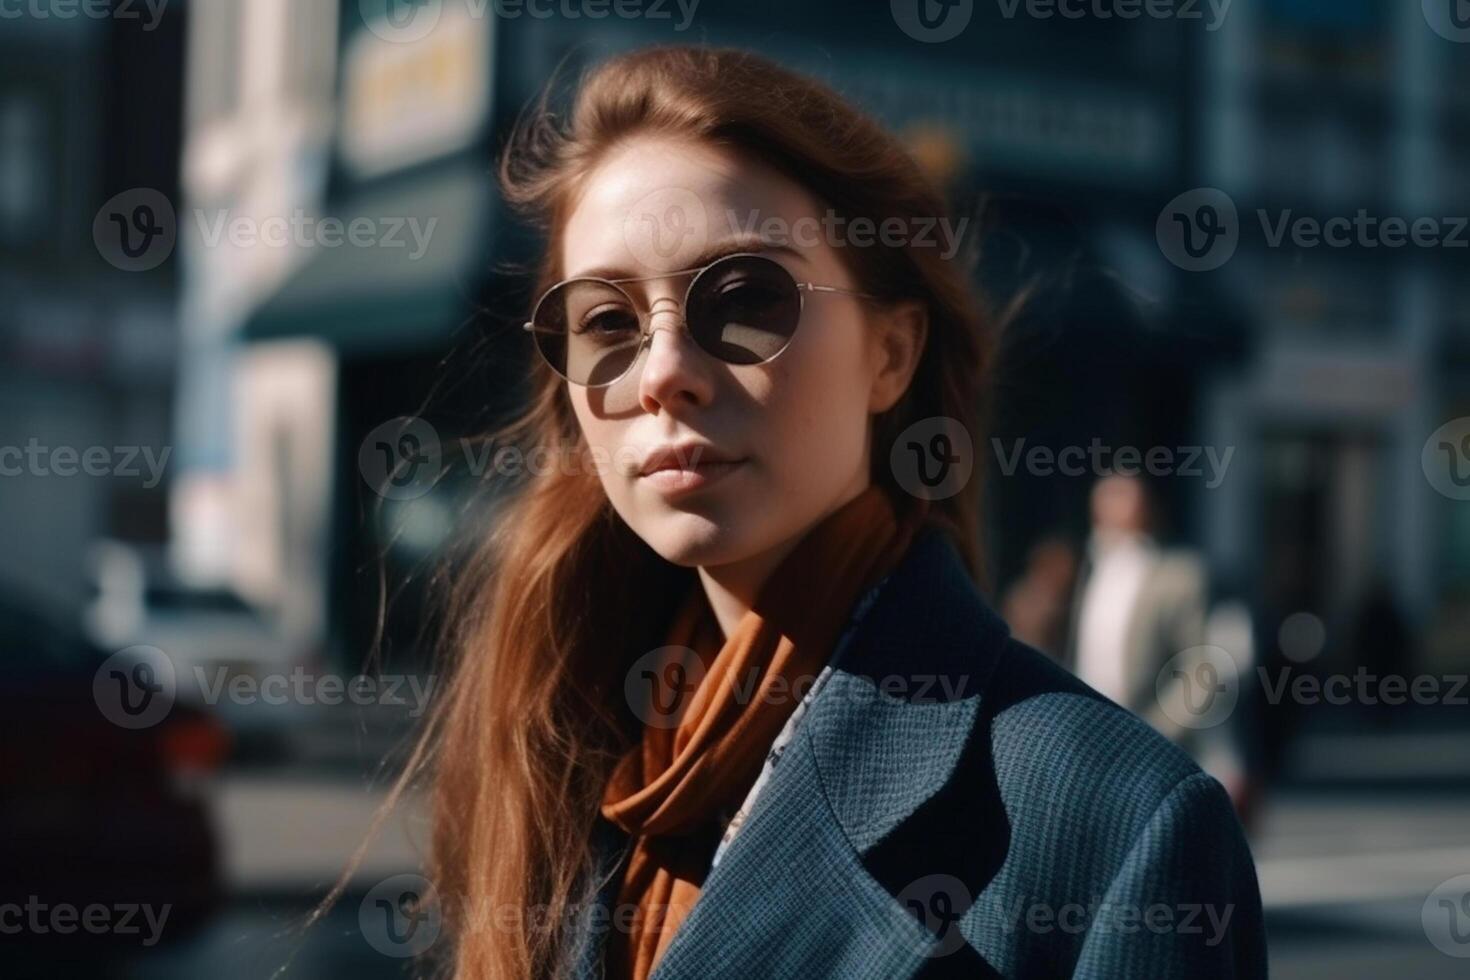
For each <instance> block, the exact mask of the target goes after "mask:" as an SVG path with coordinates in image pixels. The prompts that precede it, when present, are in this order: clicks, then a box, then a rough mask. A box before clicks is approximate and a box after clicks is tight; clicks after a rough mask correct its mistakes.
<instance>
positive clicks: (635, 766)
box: [602, 485, 928, 980]
mask: <svg viewBox="0 0 1470 980" xmlns="http://www.w3.org/2000/svg"><path fill="white" fill-rule="evenodd" d="M927 511H928V503H927V501H924V500H916V501H914V502H913V505H912V506H911V507H910V508H909V509H908V511H907V513H905V514H904V515H903V517H902V518H900V517H899V515H898V514H897V513H896V511H895V508H894V505H893V502H892V500H890V498H889V496H888V494H887V493H886V492H885V491H884V490H882V489H881V488H880V487H878V486H876V485H872V486H869V487H868V488H867V489H866V490H864V491H863V492H862V493H860V494H858V495H857V496H856V497H854V498H853V499H852V500H850V501H848V502H847V503H845V504H843V505H842V506H841V507H839V508H838V509H837V510H835V511H833V512H832V513H831V514H829V515H828V516H827V517H825V518H823V519H822V520H821V521H819V522H818V523H817V524H816V525H815V526H814V527H813V528H812V529H811V530H810V531H808V532H807V534H806V535H804V536H803V538H802V540H801V541H800V542H798V544H797V545H796V547H795V548H793V549H792V550H791V551H790V552H789V553H788V554H787V555H786V557H785V558H784V559H783V560H782V561H781V563H780V564H779V565H778V566H777V567H776V569H775V570H774V571H773V572H772V573H771V575H770V576H769V578H768V579H767V581H766V582H765V583H763V584H762V586H761V588H760V591H759V594H758V596H757V598H756V601H755V604H754V605H753V606H752V607H751V609H750V611H749V612H747V613H746V614H745V616H744V617H743V618H742V619H741V621H740V623H739V624H738V625H737V626H736V628H735V630H734V631H733V632H732V633H731V634H730V636H729V638H728V639H724V640H723V641H722V640H721V637H720V631H719V627H718V624H717V623H716V622H715V619H714V613H713V611H712V610H711V609H710V607H709V603H708V601H707V599H706V598H705V594H704V590H703V588H702V587H700V586H697V585H696V587H695V588H694V589H693V590H692V591H691V593H690V595H689V598H688V599H687V600H686V601H685V603H684V604H683V606H682V607H680V609H679V611H678V613H677V614H676V615H675V616H674V618H673V621H672V623H671V626H670V629H669V633H668V637H667V640H666V643H667V645H668V646H670V647H685V648H688V649H692V650H694V651H695V653H696V654H698V656H699V659H700V662H701V663H702V664H703V665H705V668H706V669H705V672H704V677H703V680H701V681H699V685H698V687H697V688H696V689H695V690H694V691H693V692H692V696H690V697H688V699H687V703H685V704H683V705H681V706H680V707H681V708H682V711H683V713H682V715H679V716H677V718H678V724H677V727H667V726H665V727H658V726H654V725H645V727H644V729H643V737H642V742H641V744H640V745H638V746H635V747H634V748H633V749H632V750H631V751H630V752H629V753H628V754H627V755H626V756H624V757H623V758H622V759H621V760H620V761H619V763H618V765H617V766H616V767H615V769H614V771H613V773H612V776H611V778H610V779H609V781H608V786H607V790H606V792H605V794H604V796H603V801H602V813H603V815H604V816H605V817H606V818H607V819H608V820H610V821H611V822H613V823H614V824H616V825H618V826H619V827H621V828H622V829H623V830H625V831H627V832H628V833H629V834H630V835H632V837H633V839H634V847H633V853H632V856H631V858H630V861H629V864H628V867H627V871H626V874H625V876H624V878H623V883H622V888H621V891H620V892H619V894H618V899H617V908H618V909H624V908H627V907H629V906H633V907H636V915H634V917H633V920H632V923H631V930H629V929H627V928H625V926H626V925H627V919H626V913H622V914H621V915H620V914H619V913H618V912H617V910H616V909H615V910H614V916H613V929H612V931H611V933H610V941H609V943H608V947H607V952H606V963H607V968H608V976H609V977H612V978H619V977H621V978H630V980H646V978H647V977H648V976H649V974H651V973H652V972H653V968H654V966H655V964H657V962H658V960H659V958H660V957H661V956H662V955H663V952H664V950H665V949H666V948H667V947H668V945H669V942H670V941H671V940H672V939H673V936H674V933H675V932H676V931H677V930H678V928H679V926H680V924H681V923H682V922H683V921H684V919H685V918H686V917H687V916H688V914H689V911H690V909H691V908H693V906H694V902H695V899H697V898H698V897H699V891H700V888H701V886H702V885H703V883H704V876H705V874H706V873H707V872H708V870H709V862H710V860H711V858H712V857H713V854H714V850H715V847H716V845H717V844H718V842H719V838H720V835H721V832H722V828H721V827H720V824H719V814H721V813H726V814H728V813H729V812H731V811H733V810H734V809H735V808H736V807H738V806H739V805H740V803H741V801H742V800H743V799H744V797H745V794H746V793H747V791H749V789H750V787H751V785H752V784H753V783H754V782H755V779H756V777H757V776H758V775H759V774H760V770H761V765H762V763H763V761H764V759H765V755H766V752H767V750H769V749H770V747H771V743H772V742H773V741H775V738H776V736H777V735H778V734H779V733H780V731H781V728H782V726H784V725H785V723H786V720H787V718H788V717H789V716H790V715H791V713H792V711H794V710H795V709H796V706H797V704H798V702H799V701H800V700H801V695H802V694H803V693H805V691H806V690H807V689H808V688H810V686H811V683H812V681H813V680H814V679H815V677H816V675H817V673H818V672H820V671H821V669H822V667H823V666H824V665H825V664H826V663H827V661H828V659H829V658H830V657H831V654H832V648H833V646H834V644H835V643H836V642H837V639H838V638H839V636H840V635H841V631H842V628H843V626H845V625H846V623H847V621H848V618H849V616H850V614H851V612H852V609H853V607H854V605H856V603H857V601H858V599H860V598H862V596H863V594H864V593H865V592H866V591H867V590H868V589H870V588H871V587H872V586H873V585H875V584H877V582H878V581H879V580H880V579H882V577H883V576H884V575H886V574H887V573H888V572H890V571H892V570H893V568H894V567H895V566H896V565H897V564H898V562H899V560H900V559H901V558H902V557H903V555H904V554H905V552H906V551H907V550H908V546H909V544H910V542H911V541H912V540H913V537H914V534H915V533H916V532H917V530H918V529H919V527H920V526H921V525H922V523H923V520H924V517H925V515H926V513H927ZM755 678H759V680H758V681H757V682H756V683H755V684H754V685H752V683H751V681H752V680H753V679H755Z"/></svg>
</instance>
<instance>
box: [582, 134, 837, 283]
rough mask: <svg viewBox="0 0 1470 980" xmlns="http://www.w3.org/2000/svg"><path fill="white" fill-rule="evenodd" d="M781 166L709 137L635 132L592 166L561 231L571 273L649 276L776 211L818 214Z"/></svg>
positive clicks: (740, 235) (784, 218) (689, 260)
mask: <svg viewBox="0 0 1470 980" xmlns="http://www.w3.org/2000/svg"><path fill="white" fill-rule="evenodd" d="M818 214H819V209H818V206H817V203H816V201H815V200H814V199H813V198H812V197H811V195H809V194H808V193H807V192H806V191H805V190H804V189H803V188H802V187H801V186H800V185H799V184H797V183H796V182H795V181H793V180H791V179H790V178H788V177H786V176H785V175H784V174H782V173H780V172H779V171H777V170H775V169H774V168H772V167H770V166H768V165H766V164H764V163H761V162H759V161H755V160H752V159H749V158H747V157H744V156H740V155H737V154H735V153H733V152H731V151H729V150H726V149H723V148H721V147H717V146H711V145H708V144H702V143H690V142H676V141H670V140H661V139H652V138H644V139H636V140H632V141H630V142H629V143H627V144H626V145H624V146H621V147H619V148H618V149H616V150H614V151H612V152H610V153H609V155H608V156H607V157H606V158H605V159H604V160H602V161H601V162H600V163H599V164H598V166H597V167H596V168H595V169H594V170H593V171H592V172H591V173H590V174H589V175H588V178H587V180H586V181H585V183H584V185H583V187H582V193H581V195H580V197H579V199H578V200H577V202H576V204H575V205H574V207H573V209H572V212H571V214H570V215H569V216H568V218H567V223H566V228H565V233H564V235H563V236H562V254H561V260H562V266H561V267H562V270H563V271H562V275H563V276H564V277H567V278H570V277H573V276H579V275H599V276H602V277H604V278H618V277H620V276H625V277H633V276H647V275H650V274H654V273H659V272H668V271H671V270H675V269H686V268H690V267H691V266H692V265H693V264H695V263H696V261H697V260H698V259H699V258H700V257H701V256H702V255H705V254H706V253H708V252H709V251H710V250H711V249H712V248H717V247H718V246H720V244H721V243H722V242H731V243H734V242H736V241H740V240H744V241H745V242H746V243H747V244H748V243H749V241H750V239H752V238H754V237H756V236H759V235H760V234H761V225H762V224H763V223H765V222H768V221H771V220H773V219H774V220H775V221H777V222H782V223H784V227H790V222H793V221H795V220H797V219H798V218H801V217H808V216H817V215H818Z"/></svg>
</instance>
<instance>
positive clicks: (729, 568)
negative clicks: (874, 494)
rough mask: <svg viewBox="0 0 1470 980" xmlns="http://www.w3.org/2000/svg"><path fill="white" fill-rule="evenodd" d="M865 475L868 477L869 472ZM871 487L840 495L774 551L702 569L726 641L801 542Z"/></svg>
mask: <svg viewBox="0 0 1470 980" xmlns="http://www.w3.org/2000/svg"><path fill="white" fill-rule="evenodd" d="M863 472H864V475H866V470H864V471H863ZM867 486H868V481H867V480H866V479H864V480H863V481H861V483H860V485H858V486H856V487H855V488H853V489H850V490H849V491H848V492H846V493H844V494H841V495H839V497H838V500H837V502H836V503H835V504H833V505H832V506H831V507H830V508H828V509H827V510H826V511H825V512H823V513H822V514H821V515H820V516H819V517H818V518H817V519H816V520H815V521H813V522H812V523H811V524H810V525H808V526H807V527H804V528H802V529H801V530H800V531H798V532H797V533H796V534H793V535H791V536H790V537H789V538H787V539H786V540H784V541H782V542H781V543H780V544H778V545H776V546H775V547H773V548H768V549H766V550H765V551H762V552H758V553H756V554H754V555H751V556H749V557H747V558H742V559H741V560H739V561H735V562H730V563H729V564H727V565H710V566H705V565H701V566H700V568H699V580H700V582H702V583H703V585H704V594H705V596H706V597H707V598H708V600H709V605H710V609H712V610H714V614H715V620H716V621H717V622H718V623H719V624H720V632H721V633H722V634H724V636H725V638H726V639H729V637H730V634H731V633H733V632H735V627H736V626H737V625H738V624H739V622H740V620H741V619H742V618H744V616H745V614H746V613H748V612H749V611H750V607H751V606H753V605H755V600H756V597H757V596H758V595H759V594H760V590H761V586H762V585H764V584H765V581H766V579H767V578H769V577H770V575H771V573H772V572H773V571H775V570H776V567H777V566H778V565H780V564H781V562H782V560H784V559H785V558H786V556H787V555H789V554H790V553H791V552H792V550H793V549H794V548H795V547H796V546H797V544H798V543H800V542H801V540H802V538H803V537H804V536H805V535H806V533H807V532H808V531H810V530H811V529H812V528H813V527H815V526H816V525H817V524H818V523H820V522H821V521H822V520H823V519H825V518H826V517H827V516H828V515H830V514H831V513H833V512H834V511H836V510H837V509H838V508H840V507H842V506H843V505H844V504H846V503H848V502H849V501H851V500H852V499H853V498H854V497H856V496H857V495H858V494H860V493H862V492H863V490H865V489H866V488H867Z"/></svg>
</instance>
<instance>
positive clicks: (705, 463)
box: [638, 459, 746, 496]
mask: <svg viewBox="0 0 1470 980" xmlns="http://www.w3.org/2000/svg"><path fill="white" fill-rule="evenodd" d="M745 463H746V460H744V459H719V460H713V459H712V460H701V461H698V462H695V461H694V460H693V459H685V460H682V461H681V460H668V461H665V462H662V463H659V464H658V465H657V466H656V467H655V468H654V469H652V470H649V471H648V472H645V473H643V474H641V475H640V476H639V477H638V479H639V480H641V481H642V482H644V483H646V484H648V485H649V486H650V487H652V488H653V489H654V490H657V491H658V492H659V493H662V494H664V495H666V496H671V495H676V494H682V493H688V492H691V491H694V490H700V489H703V488H705V487H708V486H711V485H712V484H714V483H717V482H718V481H720V480H723V479H725V478H726V477H728V476H730V475H731V474H732V473H735V472H736V471H738V470H739V469H740V468H741V467H742V466H744V465H745Z"/></svg>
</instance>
